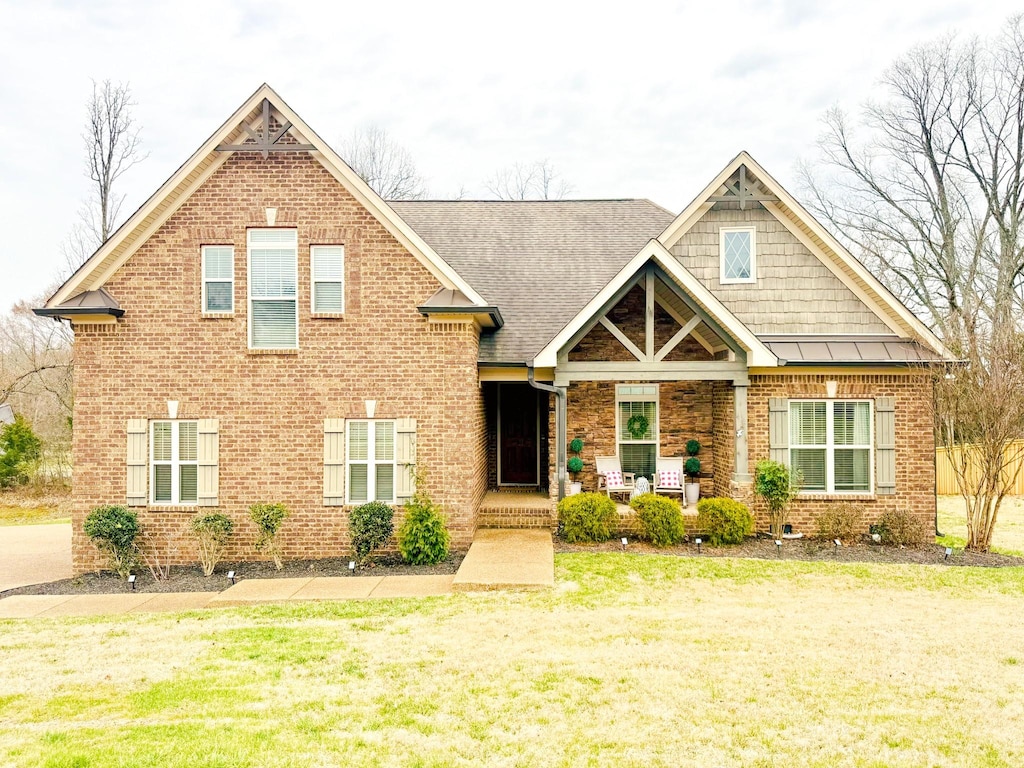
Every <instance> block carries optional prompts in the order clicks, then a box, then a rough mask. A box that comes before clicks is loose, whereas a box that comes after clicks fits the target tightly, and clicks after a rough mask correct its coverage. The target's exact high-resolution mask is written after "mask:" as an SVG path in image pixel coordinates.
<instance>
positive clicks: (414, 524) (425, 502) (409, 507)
mask: <svg viewBox="0 0 1024 768" xmlns="http://www.w3.org/2000/svg"><path fill="white" fill-rule="evenodd" d="M416 489H417V490H416V493H414V494H413V497H412V498H411V499H409V501H407V502H405V520H404V521H402V525H401V527H400V528H399V529H398V551H399V553H400V554H401V555H402V559H403V560H404V561H405V562H407V563H409V564H410V565H435V564H437V563H440V562H441V561H442V560H444V559H445V558H446V557H448V548H449V546H450V543H451V536H450V535H449V533H448V527H447V526H446V525H445V520H444V515H443V514H442V512H441V507H439V506H438V505H437V504H435V503H434V502H433V501H431V500H430V497H429V496H428V495H427V494H426V492H425V491H423V490H422V478H421V477H419V476H418V477H417V480H416Z"/></svg>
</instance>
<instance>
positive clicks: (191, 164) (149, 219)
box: [45, 83, 486, 309]
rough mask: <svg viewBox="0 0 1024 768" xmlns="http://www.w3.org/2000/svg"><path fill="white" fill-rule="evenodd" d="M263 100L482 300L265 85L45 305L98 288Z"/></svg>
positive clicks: (219, 157) (428, 259)
mask: <svg viewBox="0 0 1024 768" xmlns="http://www.w3.org/2000/svg"><path fill="white" fill-rule="evenodd" d="M264 99H266V100H267V101H268V102H269V103H270V106H271V107H272V108H273V111H274V112H275V113H276V114H277V115H278V116H280V118H281V119H282V121H283V122H288V123H291V126H292V127H291V132H292V133H293V134H296V133H297V134H298V135H299V136H301V137H302V139H303V140H304V141H305V142H307V143H308V144H310V145H312V146H313V147H314V149H313V150H311V151H310V154H311V155H313V157H315V158H316V159H317V160H319V161H320V163H321V164H322V165H323V166H324V168H326V169H327V171H328V172H329V173H330V174H331V175H332V176H334V178H335V179H337V180H338V182H339V183H340V184H341V185H342V186H343V187H345V189H347V190H348V191H349V192H350V193H351V194H352V195H353V196H354V197H355V198H356V199H357V200H358V201H359V202H360V203H362V205H364V206H365V207H366V208H367V209H368V210H369V211H370V213H371V214H373V216H374V217H375V218H376V219H377V220H378V221H380V223H381V224H382V225H383V226H384V227H385V228H386V229H387V230H388V232H390V233H391V235H392V236H394V237H395V239H396V240H398V241H399V242H400V243H402V245H403V246H405V248H406V249H408V250H409V252H410V253H412V255H413V256H414V257H416V258H417V259H418V260H419V261H420V262H421V263H422V264H423V265H424V266H425V267H426V268H427V269H428V270H429V271H430V272H431V274H433V275H434V277H436V278H437V280H438V282H440V283H441V286H442V287H444V288H450V289H453V290H457V291H459V292H461V293H462V294H463V295H464V296H465V297H466V298H467V299H469V301H470V302H472V303H473V304H474V305H478V306H484V305H485V304H486V302H484V300H483V299H482V298H481V296H480V295H479V294H478V293H477V292H476V291H475V290H474V289H473V287H472V286H471V285H469V283H467V282H466V281H465V280H464V279H463V278H462V276H460V275H459V274H458V272H456V271H455V270H454V269H452V267H451V266H450V265H449V264H447V263H446V262H445V261H444V259H442V258H441V257H440V256H439V255H438V254H437V252H436V251H434V249H433V248H431V247H430V246H429V245H428V244H427V243H426V242H424V241H423V239H422V238H421V237H420V236H419V234H417V233H416V232H415V230H413V229H412V228H411V227H409V226H408V225H407V224H406V223H405V222H404V221H402V219H401V218H400V217H399V216H398V215H397V214H396V213H395V211H394V210H393V209H392V208H391V206H389V205H388V204H387V203H386V202H385V201H384V200H383V199H382V198H381V197H380V195H378V194H377V193H376V192H374V191H373V190H372V189H370V187H369V186H368V185H367V184H366V182H364V181H363V180H362V179H361V178H359V176H358V175H357V174H356V172H355V171H353V170H352V169H351V168H350V167H349V166H348V165H347V164H346V163H345V161H344V160H342V159H341V158H340V157H339V156H338V155H337V153H335V151H334V150H333V149H331V148H330V146H329V145H328V144H327V142H325V141H324V140H323V139H321V138H320V137H319V136H318V135H317V134H316V133H315V132H314V131H313V130H312V129H311V128H310V127H309V126H308V125H306V123H305V122H304V121H303V120H302V118H300V117H299V116H298V115H297V114H295V112H293V111H292V110H291V108H290V107H289V106H288V105H287V104H286V103H285V102H284V100H283V99H282V98H281V97H280V96H279V95H278V94H277V93H276V92H275V91H274V89H273V88H271V87H270V86H269V85H267V84H266V83H264V84H263V85H261V86H260V87H259V88H257V89H256V91H255V93H253V94H252V96H250V97H249V98H248V99H246V101H245V103H243V104H242V106H240V107H239V108H238V109H237V110H236V111H235V112H234V114H232V115H231V117H229V118H228V119H227V120H226V121H225V122H224V124H223V125H221V126H220V128H218V129H217V130H216V132H214V134H213V135H212V136H211V137H210V138H209V139H207V140H206V142H205V143H204V144H203V145H202V146H201V147H200V148H199V149H198V150H196V152H195V154H193V155H192V157H190V158H189V159H188V160H187V161H185V163H184V164H183V165H182V166H181V167H180V168H178V170H177V171H175V172H174V174H172V175H171V177H170V178H169V179H168V180H167V181H166V182H164V184H163V185H162V186H161V187H160V188H159V189H158V190H157V191H156V192H155V193H154V194H153V196H152V197H150V198H149V200H147V201H146V202H145V203H144V204H143V205H142V206H141V207H140V208H139V209H138V210H137V211H136V212H135V213H133V214H132V215H131V217H130V218H129V219H128V220H127V221H126V222H125V223H124V224H122V225H121V226H120V227H119V228H118V230H117V231H116V232H115V233H114V234H113V235H111V237H110V238H109V239H108V240H107V242H105V243H103V245H101V246H100V247H99V249H98V250H97V251H96V253H94V254H93V255H92V256H91V257H90V258H89V259H88V260H87V261H86V262H85V263H84V264H82V266H81V267H79V268H78V270H77V271H76V272H75V273H74V274H73V275H71V277H69V278H68V280H67V281H66V282H65V283H64V284H63V285H62V286H61V287H60V288H58V289H57V292H56V293H54V294H53V296H51V297H50V299H49V300H48V301H47V302H46V307H45V308H46V309H55V308H58V307H60V306H62V305H64V303H65V302H66V301H67V300H68V299H71V298H73V297H75V296H77V295H78V294H80V293H82V292H84V291H95V290H98V289H100V288H102V287H103V285H104V283H106V281H107V280H108V279H109V278H110V276H111V275H112V274H113V273H114V272H116V271H117V270H118V269H119V268H120V267H121V266H122V265H123V264H124V263H125V262H126V261H127V260H128V259H129V258H130V257H131V255H132V253H134V252H135V250H136V249H138V247H139V246H141V245H142V243H144V242H145V241H146V239H147V238H148V237H149V236H150V235H151V234H152V233H153V232H155V231H156V230H157V229H158V228H159V227H160V226H161V225H162V224H163V223H164V222H165V221H166V220H167V219H168V218H169V217H170V216H171V215H172V214H173V213H174V212H175V211H176V210H177V209H178V208H179V207H180V206H181V204H182V203H184V202H185V200H187V199H188V197H189V196H190V195H191V193H192V192H193V191H194V190H196V189H198V188H199V187H200V186H201V185H202V184H203V182H204V181H206V179H208V178H209V177H210V176H211V175H212V174H213V173H214V171H216V170H217V169H218V168H219V167H220V166H221V165H223V164H224V162H225V161H226V160H227V159H228V158H229V157H230V156H231V155H232V154H233V152H230V151H217V147H218V146H220V145H231V144H238V143H241V142H242V141H244V140H245V137H246V134H247V131H246V130H245V129H244V126H243V123H244V124H245V125H254V123H253V121H254V120H256V119H257V117H258V116H261V113H262V107H263V101H264Z"/></svg>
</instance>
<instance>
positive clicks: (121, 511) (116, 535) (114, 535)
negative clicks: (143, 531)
mask: <svg viewBox="0 0 1024 768" xmlns="http://www.w3.org/2000/svg"><path fill="white" fill-rule="evenodd" d="M82 530H84V531H85V535H86V536H88V537H89V538H90V539H92V543H93V544H95V545H96V546H97V547H98V548H99V550H100V551H101V552H103V553H104V554H106V555H107V559H108V560H109V561H110V567H111V569H112V570H114V571H115V572H116V573H117V575H118V576H120V577H121V578H122V579H127V578H128V575H129V574H130V573H131V570H132V568H134V567H135V566H136V565H138V562H139V550H138V546H137V544H136V541H135V540H136V538H137V537H138V535H139V517H138V515H136V514H135V512H133V511H132V510H130V509H128V508H127V507H123V506H120V505H116V504H108V505H106V506H103V507H96V509H94V510H93V511H92V512H90V513H89V516H88V517H86V518H85V523H84V524H83V525H82Z"/></svg>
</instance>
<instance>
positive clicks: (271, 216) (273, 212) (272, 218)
mask: <svg viewBox="0 0 1024 768" xmlns="http://www.w3.org/2000/svg"><path fill="white" fill-rule="evenodd" d="M263 212H264V213H265V214H267V226H268V227H272V226H274V225H275V224H277V208H264V209H263Z"/></svg>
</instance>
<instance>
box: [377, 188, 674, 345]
mask: <svg viewBox="0 0 1024 768" xmlns="http://www.w3.org/2000/svg"><path fill="white" fill-rule="evenodd" d="M391 205H392V207H393V208H394V209H395V210H396V211H397V212H398V213H399V215H400V216H401V217H402V218H403V219H404V220H405V221H406V222H408V223H409V225H411V226H412V227H413V228H414V229H415V230H416V231H417V232H419V233H420V234H421V235H422V236H423V238H424V239H425V240H426V241H427V242H428V243H430V244H431V246H433V247H434V248H435V249H436V251H437V252H438V253H439V254H440V255H441V256H442V257H443V258H444V259H445V261H447V262H448V263H449V264H451V265H452V266H453V267H454V268H455V269H456V270H457V271H458V272H459V274H460V275H462V276H463V277H464V278H465V279H466V280H468V281H469V282H470V283H472V284H473V286H474V287H475V288H476V289H477V290H478V291H479V292H480V293H481V294H482V295H483V297H484V298H485V299H486V300H487V303H489V304H493V305H496V306H497V307H499V308H500V309H501V317H502V319H503V320H504V326H503V327H502V328H501V329H500V330H497V331H495V332H494V333H486V334H483V335H482V336H481V337H480V357H479V359H480V361H481V362H482V363H485V364H488V363H491V364H498V363H506V364H513V365H523V364H524V363H526V362H528V361H531V360H532V359H533V358H534V356H535V355H536V354H537V352H538V350H540V349H541V348H542V347H543V346H544V345H545V344H546V343H547V342H548V341H550V340H551V338H552V337H553V336H555V334H557V333H558V331H559V330H560V329H561V328H563V327H564V326H565V325H566V324H567V323H568V322H569V321H570V320H571V319H572V318H573V317H574V316H575V315H576V313H577V312H578V311H579V309H580V307H583V306H585V305H586V304H587V302H588V301H590V299H591V298H593V297H594V295H596V294H597V293H598V292H599V291H600V290H601V289H602V288H604V287H605V286H606V285H607V284H608V282H609V281H610V280H611V279H612V278H613V277H614V276H615V275H616V274H617V273H618V272H619V271H620V270H621V269H622V265H623V264H625V263H627V262H628V261H629V260H630V259H631V258H632V257H633V256H635V255H636V253H637V251H639V250H640V249H641V248H642V247H643V245H644V244H645V243H646V242H647V241H648V240H650V238H651V237H653V236H654V235H656V234H657V233H658V232H660V231H661V230H663V229H664V228H665V227H666V226H668V224H669V223H670V222H671V221H672V219H673V214H672V213H670V212H669V211H667V210H665V209H664V208H662V207H660V206H658V205H655V204H654V203H652V202H650V201H649V200H550V201H522V202H520V201H516V202H505V201H471V200H456V201H401V202H398V201H395V202H392V203H391Z"/></svg>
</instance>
